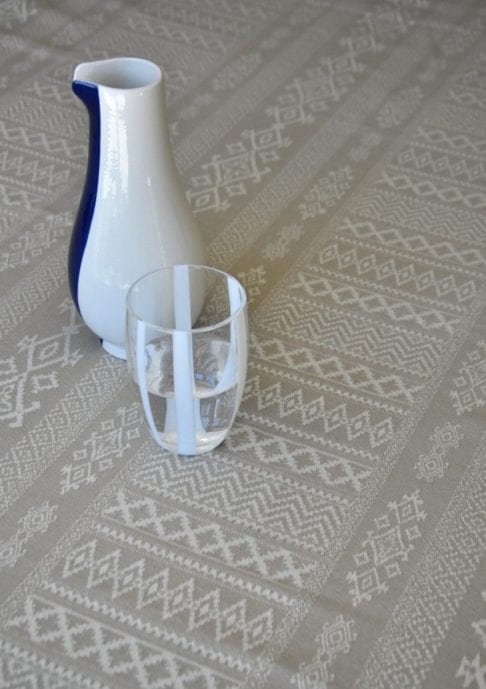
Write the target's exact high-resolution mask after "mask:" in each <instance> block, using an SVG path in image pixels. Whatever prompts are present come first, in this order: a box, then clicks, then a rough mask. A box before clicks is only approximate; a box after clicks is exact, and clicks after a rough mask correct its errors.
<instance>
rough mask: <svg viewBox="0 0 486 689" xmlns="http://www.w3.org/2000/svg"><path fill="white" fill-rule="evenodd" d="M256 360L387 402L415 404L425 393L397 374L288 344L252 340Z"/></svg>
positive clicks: (416, 385) (275, 341) (408, 379)
mask: <svg viewBox="0 0 486 689" xmlns="http://www.w3.org/2000/svg"><path fill="white" fill-rule="evenodd" d="M250 351H251V353H252V354H253V355H254V356H257V357H259V358H260V359H263V360H265V361H271V362H272V363H277V364H279V365H282V366H286V367H288V368H290V369H292V370H293V371H302V372H304V373H310V374H313V375H316V376H319V377H320V378H321V379H325V380H330V381H332V382H334V383H337V384H338V385H344V386H347V387H349V388H352V389H358V390H363V391H365V392H368V393H372V394H374V395H378V396H380V397H383V398H384V399H390V400H396V401H398V402H404V403H406V404H413V402H414V395H415V394H416V393H417V392H419V391H420V390H421V389H422V382H419V383H413V382H412V381H410V378H409V377H407V379H405V378H402V377H400V376H398V375H396V374H393V373H391V374H390V373H381V372H380V371H378V370H376V369H375V370H372V369H370V368H369V367H368V366H365V365H364V364H358V363H352V362H350V361H347V360H345V359H343V358H342V357H338V356H324V354H322V353H320V352H315V351H313V350H311V349H309V348H308V347H304V346H302V347H292V345H291V344H290V343H289V342H288V340H287V341H286V342H285V343H284V342H282V340H281V339H278V338H273V339H265V340H264V341H262V342H259V341H258V340H257V339H256V338H253V340H252V346H251V349H250Z"/></svg>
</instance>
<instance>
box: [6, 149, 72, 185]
mask: <svg viewBox="0 0 486 689" xmlns="http://www.w3.org/2000/svg"><path fill="white" fill-rule="evenodd" d="M0 174H3V175H5V176H7V177H8V178H9V179H12V178H15V181H16V182H17V183H18V182H20V181H22V182H25V183H28V184H33V185H36V186H38V185H41V187H42V189H43V191H44V188H45V187H57V186H58V185H60V184H63V183H64V182H66V181H67V180H68V179H69V175H70V170H69V168H68V167H63V168H61V167H60V166H59V165H56V164H55V163H47V162H46V161H45V160H39V159H30V160H27V159H26V157H25V155H22V154H18V153H12V151H9V150H4V151H0ZM44 193H45V191H44Z"/></svg>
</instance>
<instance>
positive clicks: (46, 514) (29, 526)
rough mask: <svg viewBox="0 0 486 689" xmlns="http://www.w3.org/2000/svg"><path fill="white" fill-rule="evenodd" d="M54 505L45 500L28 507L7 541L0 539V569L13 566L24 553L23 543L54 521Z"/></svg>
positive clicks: (43, 530)
mask: <svg viewBox="0 0 486 689" xmlns="http://www.w3.org/2000/svg"><path fill="white" fill-rule="evenodd" d="M56 510H57V506H56V505H50V504H49V502H48V501H47V500H46V501H45V502H43V503H42V505H40V506H39V507H30V508H29V510H28V512H27V513H26V515H25V516H24V517H22V519H19V521H18V523H19V527H18V528H17V530H16V532H15V535H14V536H12V537H11V538H9V539H8V541H0V569H2V568H3V567H7V566H8V567H14V566H15V565H16V564H17V562H18V560H19V559H20V558H21V557H23V556H24V555H25V552H26V551H25V544H26V543H27V541H29V540H30V539H31V538H33V537H34V535H35V534H38V533H44V532H45V531H47V529H48V528H49V526H50V525H51V524H52V522H54V521H56V519H57V517H56Z"/></svg>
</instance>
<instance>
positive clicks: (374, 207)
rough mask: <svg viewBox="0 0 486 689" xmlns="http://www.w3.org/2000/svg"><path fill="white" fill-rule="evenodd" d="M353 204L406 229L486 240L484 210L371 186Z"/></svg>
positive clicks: (361, 212) (362, 212)
mask: <svg viewBox="0 0 486 689" xmlns="http://www.w3.org/2000/svg"><path fill="white" fill-rule="evenodd" d="M353 207H354V209H355V211H356V212H357V213H359V215H361V216H363V217H365V218H370V219H372V220H374V221H376V220H377V219H378V218H379V219H380V220H382V221H384V222H387V223H389V224H390V225H399V226H401V227H403V228H404V230H405V231H408V232H409V231H410V230H415V231H417V232H418V233H419V234H423V235H427V234H431V233H434V232H435V233H437V234H440V235H442V236H445V237H450V238H451V239H456V240H460V241H464V242H472V243H473V244H474V245H480V246H484V245H485V244H486V232H485V230H486V221H485V219H484V214H482V213H475V212H473V211H469V210H464V209H459V208H451V207H450V206H445V205H444V204H443V203H435V202H433V201H426V200H424V199H417V198H412V197H408V196H404V195H403V194H397V193H394V192H391V191H386V190H384V189H380V190H379V191H378V190H377V189H371V190H369V191H366V192H364V193H363V194H362V195H361V196H360V197H359V198H357V199H356V200H355V201H354V203H353Z"/></svg>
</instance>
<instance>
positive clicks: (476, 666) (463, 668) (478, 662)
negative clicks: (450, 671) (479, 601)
mask: <svg viewBox="0 0 486 689" xmlns="http://www.w3.org/2000/svg"><path fill="white" fill-rule="evenodd" d="M482 598H483V601H484V602H485V603H486V591H483V592H482ZM471 626H472V628H473V629H474V631H475V633H476V635H477V636H478V637H479V639H478V641H479V643H480V645H481V646H482V648H483V649H486V618H484V617H483V618H482V619H480V620H476V621H474V622H473V623H472V625H471ZM456 677H459V678H461V679H462V680H463V684H462V686H463V687H464V689H466V688H467V687H474V689H476V688H477V689H484V687H486V663H485V662H484V660H483V658H482V654H481V651H479V652H478V653H477V654H476V655H475V656H474V658H472V659H471V660H470V659H469V658H467V657H466V656H463V657H462V660H461V664H460V666H459V667H458V668H457V672H456Z"/></svg>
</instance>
